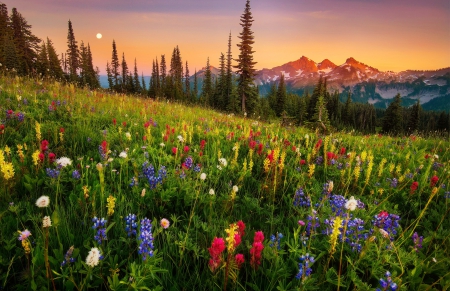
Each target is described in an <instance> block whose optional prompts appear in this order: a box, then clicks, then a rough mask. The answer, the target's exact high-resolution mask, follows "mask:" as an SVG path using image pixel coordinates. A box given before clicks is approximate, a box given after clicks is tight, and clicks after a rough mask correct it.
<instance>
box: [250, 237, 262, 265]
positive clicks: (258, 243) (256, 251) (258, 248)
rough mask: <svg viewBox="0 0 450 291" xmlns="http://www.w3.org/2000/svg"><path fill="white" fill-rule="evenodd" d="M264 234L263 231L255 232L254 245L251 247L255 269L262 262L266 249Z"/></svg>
mask: <svg viewBox="0 0 450 291" xmlns="http://www.w3.org/2000/svg"><path fill="white" fill-rule="evenodd" d="M263 241H264V234H263V232H262V231H257V232H255V237H254V238H253V245H252V248H251V249H250V265H251V266H252V268H254V269H258V266H259V265H260V264H261V253H262V251H263V249H264V245H263V243H262V242H263Z"/></svg>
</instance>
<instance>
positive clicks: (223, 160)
mask: <svg viewBox="0 0 450 291" xmlns="http://www.w3.org/2000/svg"><path fill="white" fill-rule="evenodd" d="M219 163H220V164H221V165H222V166H224V167H226V166H227V165H228V163H227V160H225V158H220V159H219Z"/></svg>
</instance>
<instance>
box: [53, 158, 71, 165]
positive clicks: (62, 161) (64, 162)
mask: <svg viewBox="0 0 450 291" xmlns="http://www.w3.org/2000/svg"><path fill="white" fill-rule="evenodd" d="M56 163H57V164H58V165H60V166H61V167H63V168H65V167H67V165H72V160H71V159H69V158H67V157H61V158H59V159H57V160H56Z"/></svg>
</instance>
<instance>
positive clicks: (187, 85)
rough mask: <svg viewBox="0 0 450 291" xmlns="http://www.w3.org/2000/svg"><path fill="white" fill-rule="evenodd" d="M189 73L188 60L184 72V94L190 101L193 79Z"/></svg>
mask: <svg viewBox="0 0 450 291" xmlns="http://www.w3.org/2000/svg"><path fill="white" fill-rule="evenodd" d="M190 77H191V76H190V75H189V67H188V62H187V61H186V67H185V74H184V95H185V99H186V100H188V101H189V102H190V100H191V81H190Z"/></svg>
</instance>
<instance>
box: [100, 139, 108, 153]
mask: <svg viewBox="0 0 450 291" xmlns="http://www.w3.org/2000/svg"><path fill="white" fill-rule="evenodd" d="M101 147H102V150H103V153H104V154H106V153H107V152H108V143H107V142H106V140H104V141H102V144H101Z"/></svg>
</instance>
